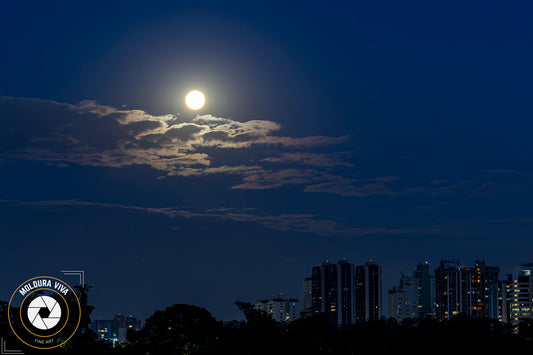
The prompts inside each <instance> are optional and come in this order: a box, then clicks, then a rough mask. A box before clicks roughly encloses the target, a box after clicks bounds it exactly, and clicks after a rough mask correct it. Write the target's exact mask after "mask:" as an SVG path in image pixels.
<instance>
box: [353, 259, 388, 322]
mask: <svg viewBox="0 0 533 355" xmlns="http://www.w3.org/2000/svg"><path fill="white" fill-rule="evenodd" d="M381 274H382V271H381V265H377V264H375V263H374V261H373V260H370V261H368V262H367V263H366V264H365V265H360V266H357V267H356V269H355V322H356V323H361V322H365V321H366V322H368V321H375V320H379V319H380V318H381V315H382V312H383V302H382V296H381V295H382V286H381V284H382V282H381V278H382V275H381Z"/></svg>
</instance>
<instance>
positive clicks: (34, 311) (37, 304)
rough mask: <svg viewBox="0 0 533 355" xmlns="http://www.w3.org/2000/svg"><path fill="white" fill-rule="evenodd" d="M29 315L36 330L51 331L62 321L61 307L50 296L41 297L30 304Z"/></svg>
mask: <svg viewBox="0 0 533 355" xmlns="http://www.w3.org/2000/svg"><path fill="white" fill-rule="evenodd" d="M27 315H28V319H29V321H30V323H31V325H33V326H34V327H35V328H37V329H40V330H49V329H52V328H53V327H55V326H56V325H57V324H58V323H59V321H60V320H61V306H60V305H59V303H58V302H57V301H56V300H55V299H54V298H52V297H50V296H39V297H37V298H35V299H34V300H33V301H31V302H30V304H29V306H28V311H27Z"/></svg>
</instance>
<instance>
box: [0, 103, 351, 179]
mask: <svg viewBox="0 0 533 355" xmlns="http://www.w3.org/2000/svg"><path fill="white" fill-rule="evenodd" d="M0 112H1V114H2V126H3V130H2V132H1V133H0V141H1V142H0V154H1V156H2V157H4V158H12V159H13V158H15V159H26V160H38V161H47V162H51V163H55V164H57V166H62V167H65V166H68V165H69V164H81V165H85V166H95V167H115V168H120V167H125V166H130V165H145V166H149V167H151V168H152V169H156V170H158V171H161V172H163V174H164V176H188V177H191V176H202V175H210V174H232V175H240V176H242V177H243V182H242V183H241V184H237V185H235V186H234V187H233V188H235V189H245V188H250V189H257V188H273V187H279V186H284V185H301V184H309V183H314V182H320V181H322V180H321V179H319V178H316V176H323V175H321V173H320V172H317V171H312V169H310V168H311V167H314V168H317V167H320V168H334V167H340V166H342V167H348V168H350V167H353V164H351V163H349V162H345V161H343V160H342V159H341V158H339V157H338V156H329V155H327V154H323V153H312V152H305V151H301V150H302V149H308V148H314V147H318V146H322V145H335V144H340V143H342V142H345V141H346V140H347V139H348V136H341V137H327V136H307V137H288V136H279V135H274V132H276V131H279V130H280V129H281V126H280V125H279V124H278V123H276V122H273V121H267V120H250V121H244V122H240V121H236V120H233V119H229V118H222V117H215V116H213V115H199V116H196V117H194V118H190V119H185V118H182V117H180V116H179V115H175V114H167V115H151V114H149V113H147V112H145V111H142V110H124V109H117V108H114V107H111V106H105V105H100V104H98V103H96V102H95V101H90V100H86V101H82V102H80V103H78V104H75V105H72V104H66V103H59V102H55V101H47V100H38V99H26V98H13V97H0ZM252 146H253V147H255V148H254V152H255V151H257V150H260V151H261V149H260V147H273V146H274V147H276V149H274V150H275V151H276V152H278V153H276V155H275V156H270V155H268V153H267V152H266V151H267V150H266V149H264V150H263V151H264V152H265V153H264V154H263V158H262V159H261V160H259V161H258V162H257V163H255V164H250V162H249V161H244V160H243V161H242V162H241V163H240V164H239V163H237V164H236V165H228V164H225V163H224V162H223V161H220V159H218V158H216V159H215V158H214V156H213V155H212V150H213V149H217V150H222V151H225V152H226V153H225V154H230V153H231V151H232V150H234V149H241V150H242V149H251V148H252ZM288 149H289V150H294V149H298V150H299V151H298V152H283V150H288ZM209 150H211V152H210V153H208V151H209ZM280 150H281V151H282V152H281V154H279V151H280ZM217 156H218V155H217ZM273 162H276V163H284V164H289V163H297V164H299V165H300V166H299V167H298V168H291V169H287V167H286V166H279V167H276V168H274V169H273V168H268V169H267V168H265V167H264V166H263V165H264V164H267V163H273Z"/></svg>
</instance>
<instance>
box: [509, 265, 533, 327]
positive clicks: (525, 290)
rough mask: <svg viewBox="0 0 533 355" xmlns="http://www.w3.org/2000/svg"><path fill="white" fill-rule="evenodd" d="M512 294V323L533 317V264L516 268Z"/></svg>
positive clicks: (515, 323) (516, 323)
mask: <svg viewBox="0 0 533 355" xmlns="http://www.w3.org/2000/svg"><path fill="white" fill-rule="evenodd" d="M510 294H511V300H510V323H511V324H513V325H515V326H516V325H518V324H519V323H520V322H521V321H524V320H528V319H533V264H531V263H530V264H522V265H521V266H520V267H517V268H515V270H514V271H513V280H512V286H511V291H510Z"/></svg>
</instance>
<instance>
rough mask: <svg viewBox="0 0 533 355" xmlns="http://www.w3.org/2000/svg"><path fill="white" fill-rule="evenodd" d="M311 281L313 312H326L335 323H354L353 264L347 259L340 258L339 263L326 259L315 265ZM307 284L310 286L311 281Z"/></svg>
mask: <svg viewBox="0 0 533 355" xmlns="http://www.w3.org/2000/svg"><path fill="white" fill-rule="evenodd" d="M304 282H306V281H304ZM310 283H311V307H310V309H311V313H313V314H317V313H325V314H327V315H328V317H329V319H330V321H331V322H332V323H333V324H335V325H341V326H342V325H349V324H353V323H354V296H355V293H354V284H353V283H354V266H353V265H352V264H350V263H349V262H348V261H346V259H344V260H340V261H339V262H338V264H332V263H330V262H329V261H326V262H325V263H322V265H321V266H315V267H313V271H312V275H311V280H310ZM304 285H305V284H304ZM307 285H308V286H307V287H309V281H307ZM304 297H306V296H305V295H304ZM307 297H308V296H307Z"/></svg>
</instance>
